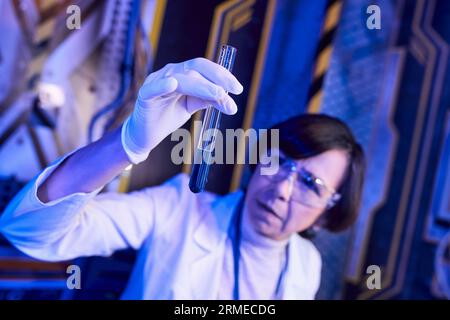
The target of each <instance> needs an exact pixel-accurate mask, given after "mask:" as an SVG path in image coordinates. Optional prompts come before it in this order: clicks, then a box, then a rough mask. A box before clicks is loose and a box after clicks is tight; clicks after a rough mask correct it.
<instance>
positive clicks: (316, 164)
mask: <svg viewBox="0 0 450 320" xmlns="http://www.w3.org/2000/svg"><path fill="white" fill-rule="evenodd" d="M281 156H283V154H282V153H281ZM295 164H296V165H297V168H299V167H302V168H305V169H306V170H307V171H309V172H310V173H311V174H313V175H314V176H315V177H317V178H320V179H321V180H322V182H323V183H324V184H325V186H326V187H327V188H329V189H332V190H338V189H339V186H340V183H341V181H342V180H343V178H344V176H345V173H346V169H347V166H348V157H347V153H346V152H345V151H342V150H329V151H326V152H323V153H321V154H319V155H317V156H314V157H310V158H307V159H301V160H295ZM292 188H293V184H292V183H291V182H290V181H289V179H284V180H281V181H278V182H274V181H272V180H271V178H270V177H268V176H264V175H261V174H260V165H258V167H257V168H256V170H255V173H254V174H253V176H252V178H251V180H250V183H249V186H248V190H247V196H246V199H245V206H246V207H245V209H246V214H247V215H248V221H249V222H250V223H251V224H252V226H253V228H254V229H255V231H256V232H257V233H259V234H261V235H264V236H267V237H269V238H272V239H275V240H281V239H286V238H288V237H289V236H290V235H291V234H293V233H297V232H301V231H304V230H306V229H307V228H309V227H310V226H312V225H313V224H314V222H316V221H317V220H318V218H319V217H320V215H321V214H322V213H323V212H324V211H325V207H320V206H319V207H318V206H311V205H305V204H302V203H301V202H299V201H295V200H291V196H292V194H293V193H294V191H293V189H292ZM297 194H299V193H298V192H297Z"/></svg>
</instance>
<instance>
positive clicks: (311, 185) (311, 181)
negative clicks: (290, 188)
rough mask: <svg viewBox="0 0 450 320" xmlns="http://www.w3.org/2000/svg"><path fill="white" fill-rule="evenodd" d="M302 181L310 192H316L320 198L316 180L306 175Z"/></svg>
mask: <svg viewBox="0 0 450 320" xmlns="http://www.w3.org/2000/svg"><path fill="white" fill-rule="evenodd" d="M301 181H302V182H303V184H304V185H305V186H306V187H307V188H308V189H310V190H312V191H314V193H315V194H317V195H318V196H320V192H319V188H317V185H316V184H315V182H314V179H313V178H312V177H311V176H309V175H304V176H303V177H301Z"/></svg>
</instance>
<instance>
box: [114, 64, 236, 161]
mask: <svg viewBox="0 0 450 320" xmlns="http://www.w3.org/2000/svg"><path fill="white" fill-rule="evenodd" d="M242 90H243V88H242V85H241V84H240V83H239V81H238V80H237V79H236V78H235V77H234V76H233V75H232V74H231V73H230V72H229V71H228V70H227V69H225V68H224V67H222V66H220V65H218V64H216V63H214V62H212V61H209V60H207V59H204V58H196V59H192V60H188V61H185V62H181V63H170V64H168V65H166V66H165V67H164V68H162V69H161V70H158V71H156V72H153V73H151V74H150V75H149V76H148V77H147V79H145V82H144V84H143V85H142V87H141V88H140V89H139V94H138V98H137V100H136V104H135V107H134V111H133V113H132V114H131V115H130V117H128V119H127V120H126V121H125V123H124V124H123V126H122V137H121V138H122V146H123V148H124V150H125V152H126V154H127V155H128V158H129V160H130V161H131V162H132V163H134V164H137V163H139V162H142V161H144V160H145V159H147V157H148V155H149V153H150V151H151V150H152V149H153V148H155V147H156V146H157V145H158V144H159V143H160V142H161V141H162V140H163V139H164V138H165V137H167V136H168V135H169V134H171V133H172V132H173V131H175V130H176V129H178V128H179V127H181V126H182V125H183V124H185V123H186V121H188V120H189V118H190V117H191V115H192V114H193V113H195V112H196V111H198V110H200V109H205V108H207V107H208V106H214V107H215V108H217V109H218V110H220V111H221V112H223V113H226V114H235V113H236V112H237V106H236V103H235V102H234V101H233V99H232V98H231V97H230V96H228V94H227V93H226V92H225V91H229V92H231V93H234V94H240V93H241V92H242Z"/></svg>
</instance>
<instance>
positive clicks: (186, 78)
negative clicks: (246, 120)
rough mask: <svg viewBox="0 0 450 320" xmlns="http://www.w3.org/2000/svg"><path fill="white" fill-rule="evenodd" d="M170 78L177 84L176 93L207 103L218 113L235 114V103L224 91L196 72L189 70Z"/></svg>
mask: <svg viewBox="0 0 450 320" xmlns="http://www.w3.org/2000/svg"><path fill="white" fill-rule="evenodd" d="M172 77H174V78H175V79H176V80H177V82H178V88H177V90H176V91H177V92H178V93H181V94H184V95H187V96H191V97H196V98H199V99H201V100H205V101H209V103H210V104H213V105H214V106H217V108H218V109H219V110H220V111H222V112H224V113H226V114H234V113H236V111H237V106H236V103H235V102H234V100H233V99H232V98H231V97H230V96H229V95H228V94H227V93H226V92H225V90H224V89H223V88H221V87H220V86H218V85H215V84H214V83H212V82H211V81H209V80H207V79H205V78H204V77H203V76H202V75H201V74H199V73H198V72H195V71H192V70H191V71H189V72H188V73H187V74H180V73H176V74H173V75H172ZM188 111H189V110H188Z"/></svg>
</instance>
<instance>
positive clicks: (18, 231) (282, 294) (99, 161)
mask: <svg viewBox="0 0 450 320" xmlns="http://www.w3.org/2000/svg"><path fill="white" fill-rule="evenodd" d="M242 90H243V88H242V86H241V84H240V83H239V82H238V81H237V80H236V78H235V77H234V76H233V75H232V74H231V73H230V72H228V71H227V70H226V69H224V68H223V67H221V66H219V65H218V64H215V63H213V62H211V61H208V60H206V59H203V58H197V59H193V60H189V61H185V62H182V63H177V64H169V65H167V66H165V67H164V68H162V69H161V70H159V71H156V72H154V73H152V74H150V75H149V76H148V78H147V79H146V80H145V82H144V84H143V86H142V87H141V89H140V91H139V96H138V99H137V102H136V106H135V108H134V111H133V113H132V114H131V115H130V117H129V118H128V119H127V120H126V121H125V123H124V125H123V126H122V127H121V128H120V129H118V130H116V131H115V132H112V133H110V134H108V135H106V136H104V137H103V138H101V139H100V140H98V141H96V142H94V143H91V144H89V145H87V146H85V147H83V148H80V149H78V150H76V151H74V152H72V153H71V154H69V155H67V156H65V157H63V158H61V159H59V160H58V161H56V162H55V163H54V164H52V165H50V166H49V167H48V168H46V169H45V170H44V171H43V172H42V173H41V174H39V175H38V176H37V177H36V178H35V179H34V180H32V181H31V182H30V183H29V184H28V185H27V186H25V187H24V189H23V190H21V192H19V193H18V194H17V196H16V197H15V198H14V199H13V200H12V201H11V203H10V204H9V206H8V208H7V209H6V210H5V212H4V214H3V215H2V217H1V219H0V230H1V232H2V233H3V234H4V235H5V236H6V238H8V239H9V240H10V241H11V243H12V244H13V245H14V246H16V247H17V248H19V249H20V250H22V251H23V252H25V253H26V254H28V255H30V256H32V257H35V258H37V259H41V260H47V261H59V260H70V259H73V258H76V257H80V256H91V255H102V256H108V255H111V254H112V253H113V252H114V251H115V250H119V249H124V248H128V247H132V248H135V249H139V253H138V257H137V260H136V264H135V266H134V269H133V272H132V274H131V277H130V280H129V283H128V286H127V288H126V290H125V292H124V293H123V295H122V298H124V299H313V298H314V296H315V294H316V292H317V289H318V287H319V284H320V272H321V258H320V254H319V252H318V251H317V249H316V248H315V247H314V245H313V244H312V243H311V242H310V241H309V240H307V239H305V238H303V237H301V236H299V235H298V233H301V232H304V231H306V230H308V229H309V228H311V227H313V226H319V227H323V228H327V229H329V230H331V231H339V230H343V229H345V228H347V227H348V226H350V225H351V224H352V222H353V221H354V220H355V217H356V213H357V208H358V205H359V202H360V197H361V189H362V183H363V175H364V156H363V152H362V149H361V147H360V146H359V145H358V144H357V143H356V141H355V139H354V138H353V136H352V134H351V132H350V130H349V129H348V128H347V126H346V125H345V124H343V123H342V122H341V121H339V120H337V119H334V118H331V117H328V116H324V115H303V116H298V117H295V118H291V119H289V120H287V121H285V122H283V123H281V124H279V125H277V126H275V127H274V128H275V129H279V130H280V131H279V132H280V152H279V154H280V159H279V160H280V169H279V170H278V171H277V173H276V174H274V175H271V176H264V175H261V174H260V170H261V164H260V165H258V166H256V167H255V168H253V175H252V177H251V179H250V183H249V185H248V188H247V191H246V192H245V194H244V193H243V192H235V193H232V194H228V195H226V196H217V195H213V194H210V193H202V194H193V193H191V192H190V190H189V188H188V177H187V176H186V175H183V174H180V175H177V176H175V177H174V178H172V179H171V180H169V181H167V182H166V183H164V184H163V185H161V186H156V187H151V188H146V189H144V190H141V191H137V192H132V193H130V194H118V193H103V194H98V193H99V191H100V190H101V189H102V187H103V186H104V185H105V184H106V183H108V182H109V181H110V180H111V179H113V178H114V177H115V176H117V175H118V174H119V173H120V172H122V171H123V170H124V169H125V168H126V167H127V166H128V165H130V163H134V164H137V163H139V162H141V161H143V160H145V159H146V158H147V157H148V155H149V153H150V152H151V150H152V149H153V148H155V147H156V146H157V145H158V143H160V142H161V141H162V140H163V139H164V138H165V137H166V136H168V135H169V134H170V133H172V132H173V131H175V130H176V129H177V128H179V127H180V126H182V125H183V124H184V123H185V122H186V121H187V120H188V119H189V118H190V117H191V115H192V114H193V113H194V112H196V111H197V110H199V109H202V108H205V107H206V106H207V105H211V104H212V105H213V106H215V107H216V108H218V109H219V110H220V111H222V112H224V113H227V114H234V113H236V111H237V106H236V104H235V102H234V101H233V99H232V98H231V97H230V96H228V95H227V94H226V91H228V92H231V93H233V94H240V93H241V92H242Z"/></svg>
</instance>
